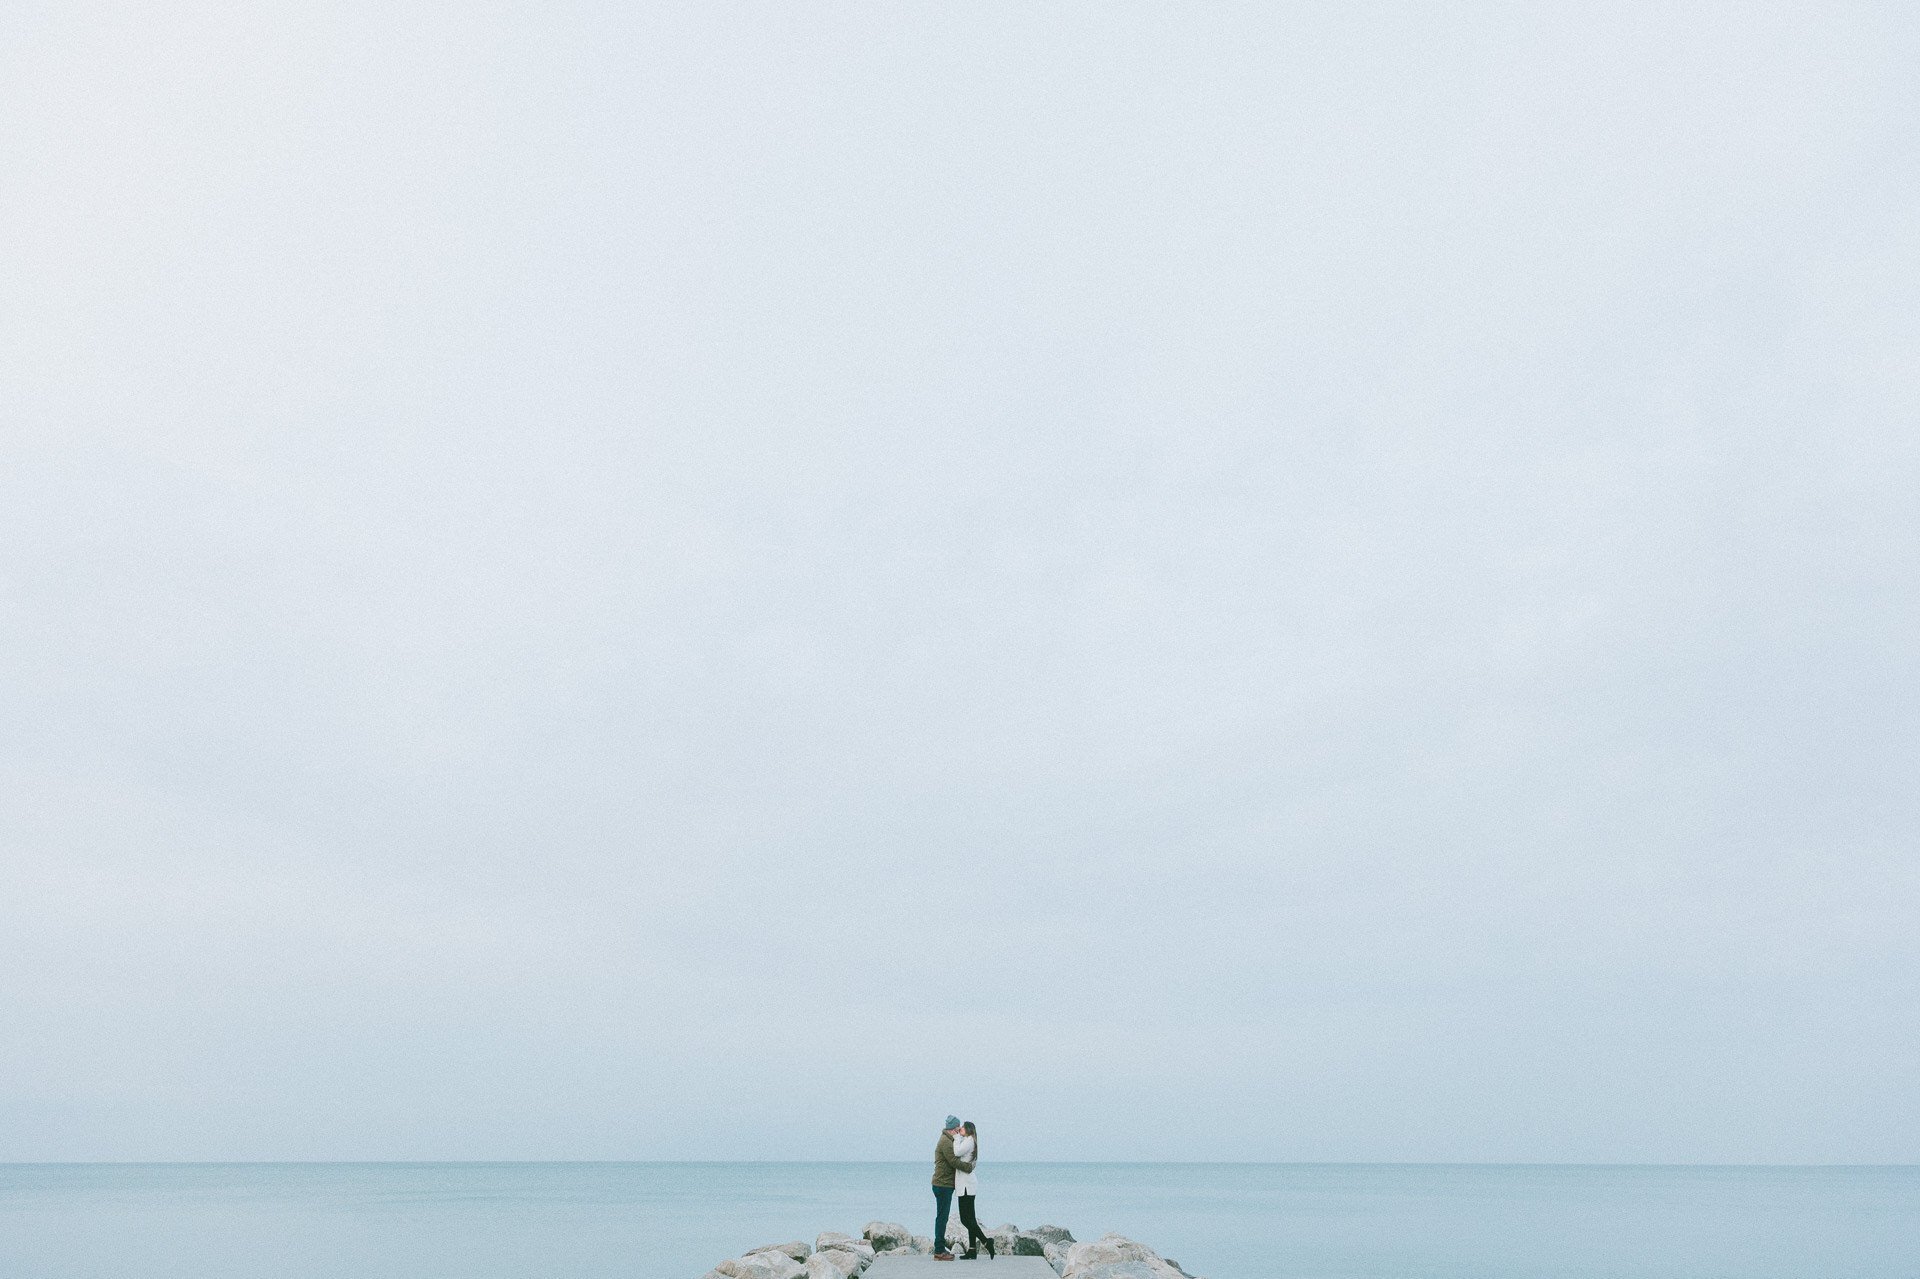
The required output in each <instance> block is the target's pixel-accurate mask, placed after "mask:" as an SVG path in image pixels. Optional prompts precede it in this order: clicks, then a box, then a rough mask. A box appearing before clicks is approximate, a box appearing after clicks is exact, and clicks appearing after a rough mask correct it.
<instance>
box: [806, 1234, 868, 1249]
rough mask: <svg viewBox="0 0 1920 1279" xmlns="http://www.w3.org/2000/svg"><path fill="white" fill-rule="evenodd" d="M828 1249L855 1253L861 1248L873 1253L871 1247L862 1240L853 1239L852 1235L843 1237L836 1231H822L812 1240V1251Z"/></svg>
mask: <svg viewBox="0 0 1920 1279" xmlns="http://www.w3.org/2000/svg"><path fill="white" fill-rule="evenodd" d="M828 1248H845V1249H847V1250H848V1251H852V1252H857V1251H858V1250H860V1249H861V1248H865V1249H866V1250H867V1251H868V1252H872V1251H873V1245H872V1244H870V1243H868V1242H867V1241H866V1240H864V1239H855V1238H854V1237H853V1236H852V1235H843V1234H841V1233H840V1232H839V1231H838V1230H822V1231H821V1232H820V1233H819V1234H817V1235H815V1236H814V1238H813V1250H814V1251H815V1252H823V1251H825V1250H826V1249H828Z"/></svg>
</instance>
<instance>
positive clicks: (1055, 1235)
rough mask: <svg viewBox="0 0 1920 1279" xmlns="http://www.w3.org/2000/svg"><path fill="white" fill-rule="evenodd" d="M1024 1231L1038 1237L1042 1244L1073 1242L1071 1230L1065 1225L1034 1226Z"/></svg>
mask: <svg viewBox="0 0 1920 1279" xmlns="http://www.w3.org/2000/svg"><path fill="white" fill-rule="evenodd" d="M1026 1233H1028V1234H1030V1235H1032V1236H1033V1237H1034V1238H1035V1239H1038V1240H1039V1241H1040V1242H1041V1243H1042V1244H1050V1243H1057V1244H1070V1243H1072V1242H1073V1232H1072V1231H1071V1230H1068V1229H1067V1228H1066V1227H1065V1226H1035V1227H1034V1228H1033V1229H1032V1230H1029V1231H1027V1232H1026Z"/></svg>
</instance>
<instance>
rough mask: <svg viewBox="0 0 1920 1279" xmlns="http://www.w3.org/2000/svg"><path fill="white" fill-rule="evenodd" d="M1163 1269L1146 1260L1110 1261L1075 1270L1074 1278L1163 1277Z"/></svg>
mask: <svg viewBox="0 0 1920 1279" xmlns="http://www.w3.org/2000/svg"><path fill="white" fill-rule="evenodd" d="M1162 1274H1163V1271H1161V1270H1160V1269H1159V1268H1156V1267H1154V1266H1152V1265H1149V1264H1148V1263H1147V1262H1144V1261H1109V1262H1105V1263H1103V1264H1101V1265H1098V1266H1095V1267H1093V1268H1092V1269H1091V1270H1076V1271H1074V1279H1161V1277H1162Z"/></svg>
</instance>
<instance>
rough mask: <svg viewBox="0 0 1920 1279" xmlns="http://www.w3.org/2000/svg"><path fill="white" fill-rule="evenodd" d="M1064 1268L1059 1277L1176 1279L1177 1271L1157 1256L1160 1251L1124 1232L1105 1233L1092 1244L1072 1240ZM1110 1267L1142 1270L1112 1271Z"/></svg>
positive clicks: (1178, 1275) (1076, 1278) (1074, 1278)
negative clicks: (1137, 1241) (1129, 1267)
mask: <svg viewBox="0 0 1920 1279" xmlns="http://www.w3.org/2000/svg"><path fill="white" fill-rule="evenodd" d="M1066 1260H1067V1265H1066V1269H1064V1270H1062V1271H1061V1272H1060V1274H1061V1279H1180V1271H1178V1270H1176V1269H1175V1268H1173V1267H1172V1266H1169V1265H1168V1264H1167V1263H1166V1262H1164V1261H1162V1260H1161V1259H1160V1254H1159V1253H1157V1252H1155V1251H1154V1250H1153V1249H1151V1248H1149V1247H1147V1246H1146V1245H1145V1244H1143V1243H1135V1242H1134V1241H1133V1240H1131V1239H1129V1238H1127V1237H1126V1236H1125V1235H1112V1234H1110V1235H1106V1236H1104V1237H1102V1238H1100V1239H1097V1240H1095V1241H1094V1242H1092V1243H1076V1244H1074V1245H1072V1246H1071V1247H1069V1248H1068V1249H1067V1258H1066ZM1113 1266H1133V1267H1144V1269H1132V1270H1113V1271H1111V1272H1110V1271H1109V1268H1110V1267H1113Z"/></svg>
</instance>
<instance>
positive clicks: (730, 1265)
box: [714, 1252, 806, 1279]
mask: <svg viewBox="0 0 1920 1279" xmlns="http://www.w3.org/2000/svg"><path fill="white" fill-rule="evenodd" d="M714 1269H716V1271H718V1273H722V1275H726V1277H728V1279H801V1277H803V1275H804V1273H806V1267H804V1266H801V1264H799V1262H795V1260H793V1258H791V1256H787V1254H785V1252H749V1254H747V1256H737V1258H733V1260H732V1262H720V1264H718V1266H714Z"/></svg>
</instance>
